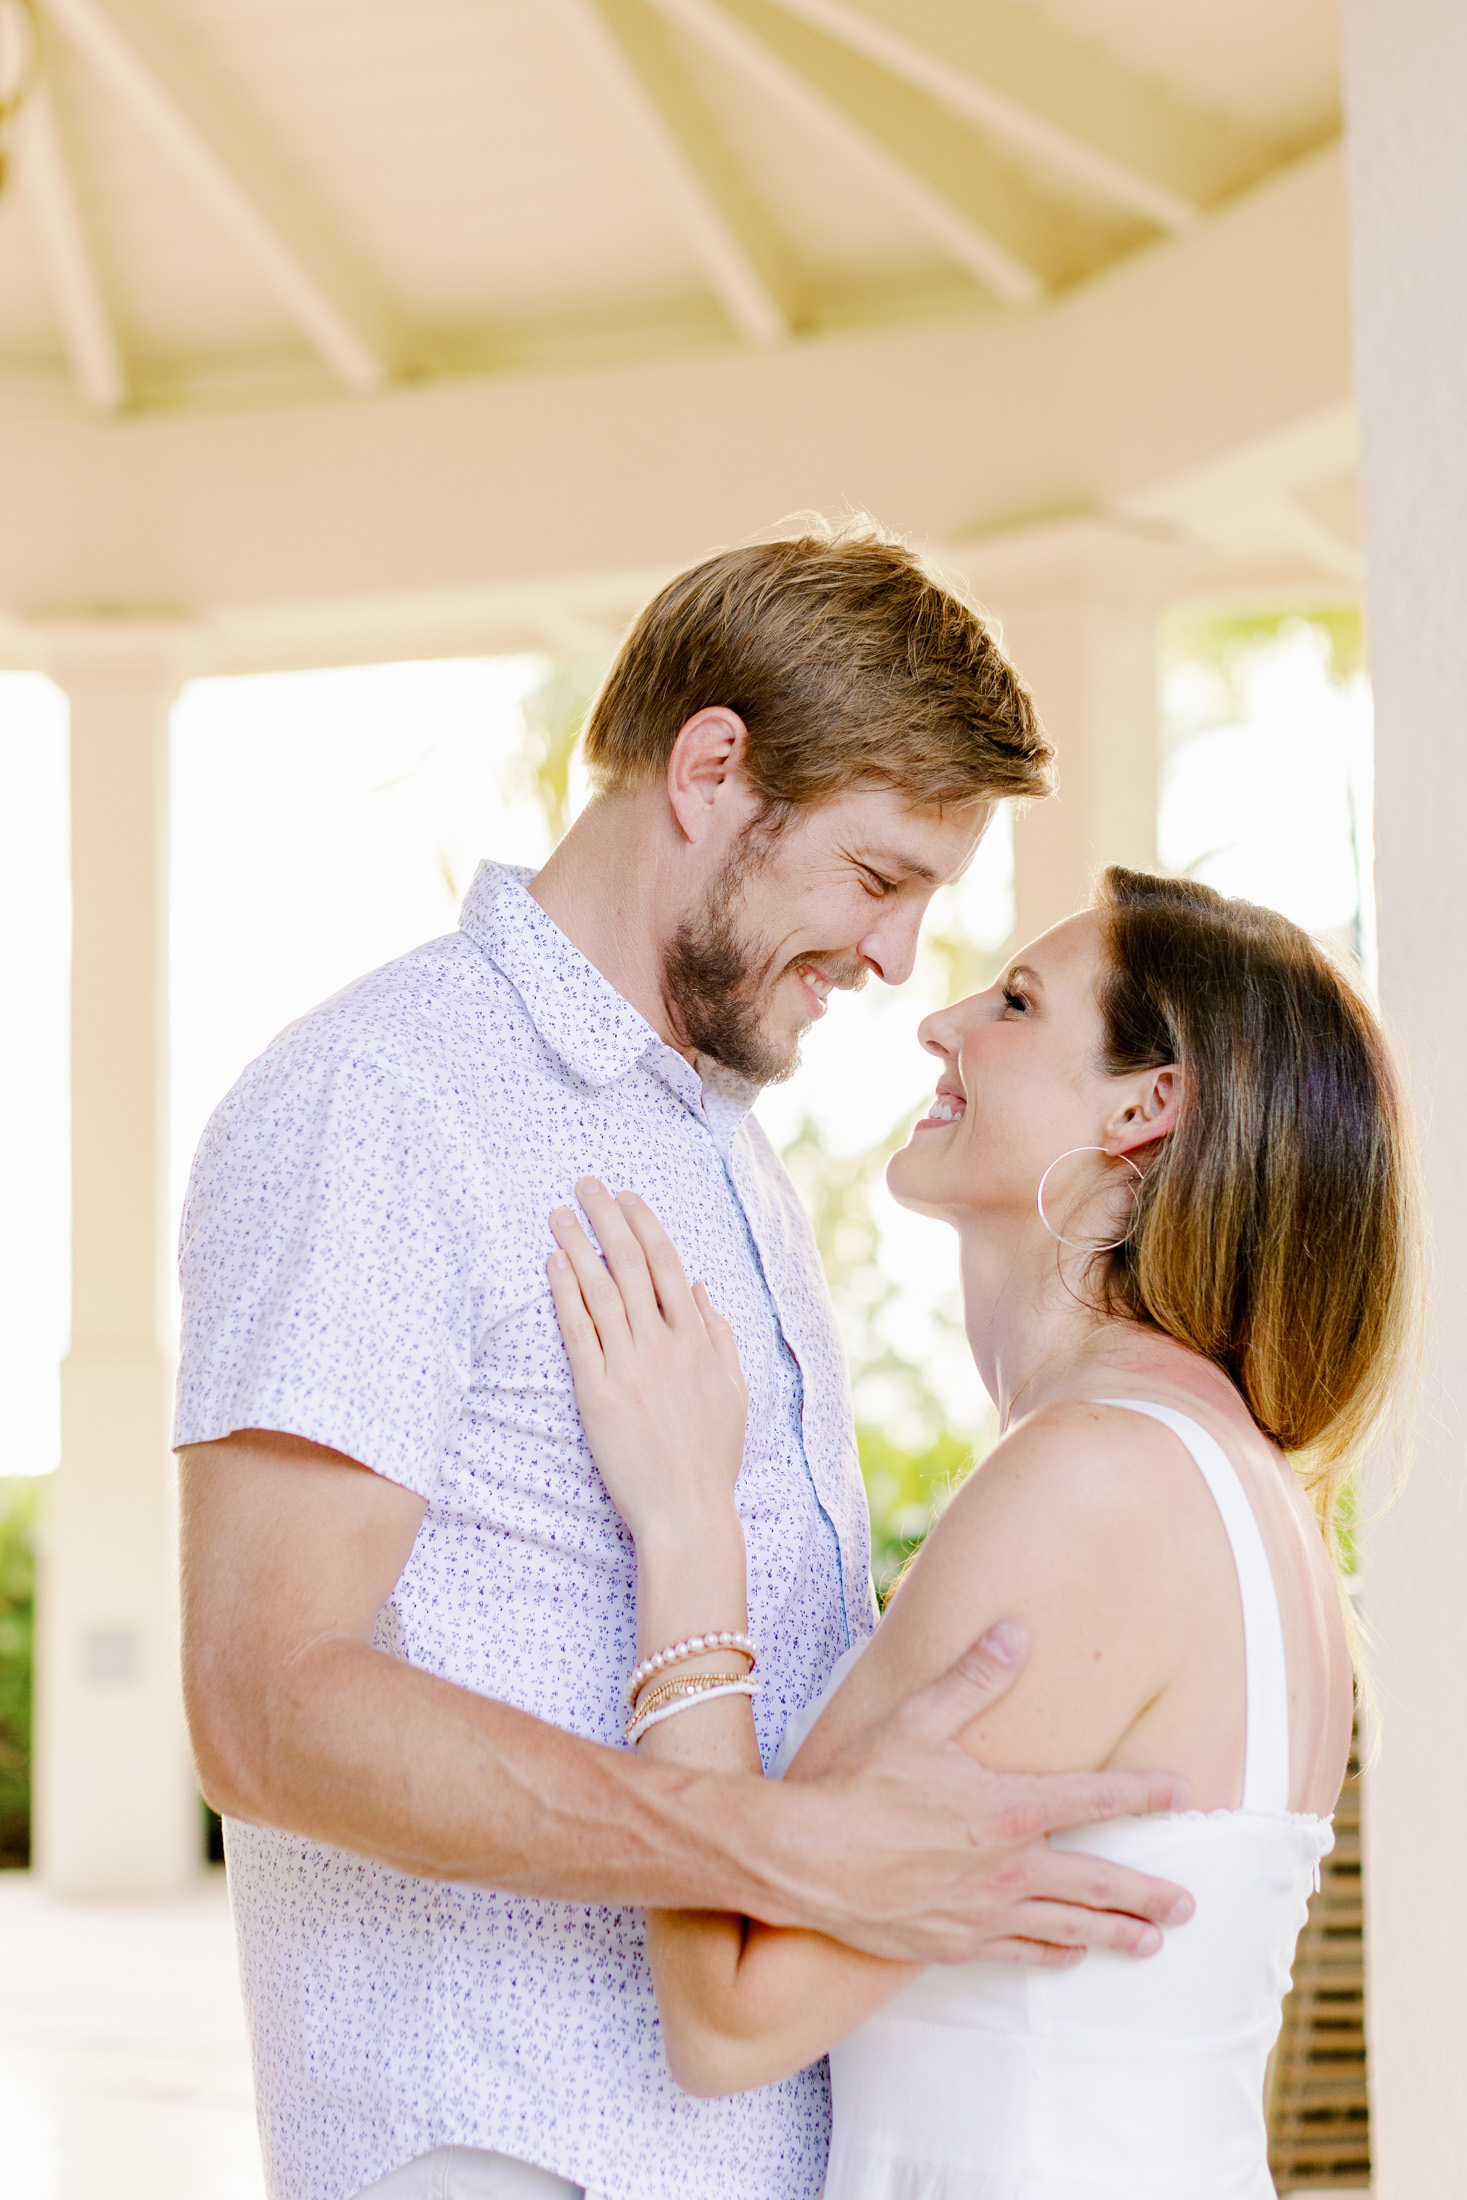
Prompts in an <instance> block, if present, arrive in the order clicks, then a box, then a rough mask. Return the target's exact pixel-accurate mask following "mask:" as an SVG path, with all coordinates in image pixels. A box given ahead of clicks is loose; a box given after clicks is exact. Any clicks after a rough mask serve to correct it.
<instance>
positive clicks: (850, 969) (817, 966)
mask: <svg viewBox="0 0 1467 2200" xmlns="http://www.w3.org/2000/svg"><path fill="white" fill-rule="evenodd" d="M806 967H808V968H810V969H813V970H818V971H819V973H820V975H821V977H822V978H828V979H829V980H830V983H831V985H832V986H833V987H834V989H835V991H836V992H837V993H859V992H860V990H861V988H862V986H863V985H864V984H865V983H866V980H867V979H868V978H869V977H870V975H871V965H870V964H869V963H865V962H860V961H858V960H855V959H853V958H852V957H851V956H848V955H847V956H841V955H822V954H820V953H818V952H817V953H815V954H813V955H794V956H792V957H791V958H790V960H789V961H788V962H787V963H786V964H785V966H784V969H783V970H782V971H781V972H780V976H781V977H782V978H784V977H788V975H789V973H790V972H791V971H792V970H800V969H803V968H806Z"/></svg>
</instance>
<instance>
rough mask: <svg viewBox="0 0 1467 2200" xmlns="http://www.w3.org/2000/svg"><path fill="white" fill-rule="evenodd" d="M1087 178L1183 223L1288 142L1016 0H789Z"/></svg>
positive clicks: (1128, 205)
mask: <svg viewBox="0 0 1467 2200" xmlns="http://www.w3.org/2000/svg"><path fill="white" fill-rule="evenodd" d="M777 5H778V6H780V7H782V8H783V9H785V10H786V11H787V12H788V13H789V14H791V15H793V16H797V17H799V18H800V19H801V20H803V21H804V22H806V23H809V24H812V25H813V26H814V27H815V28H817V29H819V30H822V31H824V32H826V33H827V34H828V35H829V36H830V37H832V38H836V39H839V40H841V41H842V42H843V43H844V44H846V45H848V46H849V47H851V49H852V50H853V51H855V52H858V53H861V54H864V55H865V56H866V58H867V59H868V60H870V61H873V62H875V63H876V64H878V65H879V66H880V67H882V68H885V69H887V70H889V71H890V72H891V73H892V74H893V75H895V76H898V77H901V78H903V79H904V80H905V81H906V82H907V83H909V84H912V85H915V86H917V87H918V88H919V89H920V90H922V91H925V92H927V93H928V94H930V96H931V97H932V98H933V99H935V100H938V101H940V102H941V103H942V104H943V105H944V106H946V107H948V108H950V109H951V110H952V111H953V112H954V113H956V114H960V115H962V116H964V117H965V118H966V119H967V120H968V121H969V122H972V123H975V124H976V125H977V126H978V127H979V128H980V129H982V130H984V131H987V132H990V133H991V134H992V135H994V136H995V137H997V138H999V139H1001V140H1003V141H1004V142H1006V143H1008V144H1010V145H1011V146H1012V147H1013V148H1014V150H1015V151H1016V152H1020V153H1023V154H1026V155H1028V156H1030V157H1031V158H1034V159H1037V160H1039V161H1041V162H1043V163H1044V164H1045V166H1047V167H1048V168H1050V169H1051V170H1053V172H1054V173H1055V174H1056V176H1060V177H1064V178H1066V179H1067V180H1068V181H1069V182H1071V183H1072V184H1074V185H1077V186H1079V187H1080V188H1081V189H1082V190H1085V191H1087V192H1092V193H1094V194H1096V195H1097V196H1099V197H1100V198H1102V199H1105V200H1108V201H1109V202H1110V203H1111V204H1113V205H1115V206H1118V207H1123V208H1125V209H1126V210H1127V211H1128V212H1130V213H1132V214H1135V215H1138V216H1140V217H1141V219H1143V220H1145V221H1148V222H1151V223H1153V224H1154V225H1155V226H1156V227H1157V228H1159V229H1163V230H1169V231H1171V232H1173V233H1174V234H1176V233H1181V232H1182V231H1185V230H1187V229H1189V228H1190V227H1191V226H1192V225H1193V223H1194V222H1195V221H1196V220H1197V219H1198V217H1199V216H1200V215H1201V214H1202V213H1203V212H1204V211H1205V210H1207V209H1208V208H1209V207H1212V206H1215V205H1216V204H1218V203H1219V201H1221V200H1222V199H1224V198H1228V197H1231V196H1232V195H1233V194H1234V193H1235V192H1237V191H1239V190H1242V189H1244V188H1245V187H1246V186H1247V185H1249V184H1251V183H1254V182H1256V181H1258V180H1259V178H1260V177H1261V176H1263V175H1264V174H1265V173H1266V172H1267V170H1268V169H1270V168H1271V167H1273V166H1274V165H1276V163H1277V160H1278V149H1277V148H1275V147H1272V146H1270V145H1267V144H1265V143H1264V142H1263V141H1262V140H1261V139H1259V138H1257V137H1255V136H1254V135H1253V134H1252V133H1251V132H1249V131H1246V130H1241V129H1239V128H1237V127H1236V126H1235V125H1234V124H1232V123H1230V122H1229V121H1227V120H1226V118H1225V117H1223V116H1222V115H1220V114H1217V113H1215V112H1212V111H1210V110H1208V109H1206V108H1202V107H1198V106H1196V105H1195V104H1193V103H1192V102H1190V101H1188V100H1186V99H1184V98H1182V97H1180V96H1179V95H1178V94H1176V93H1174V92H1172V91H1169V90H1167V89H1164V88H1163V87H1162V86H1161V85H1159V84H1155V83H1151V82H1148V81H1146V80H1145V79H1143V78H1141V77H1138V76H1136V75H1134V74H1132V73H1131V72H1130V71H1129V70H1127V69H1125V68H1124V67H1123V66H1121V65H1120V64H1119V63H1118V62H1116V61H1115V60H1114V59H1113V58H1112V57H1111V56H1110V55H1108V54H1106V53H1104V52H1102V51H1101V50H1100V49H1099V48H1097V47H1093V46H1089V45H1084V44H1082V43H1080V42H1079V41H1078V40H1075V39H1072V38H1069V37H1066V36H1065V35H1064V33H1063V32H1061V31H1059V30H1058V29H1056V28H1055V27H1054V26H1053V25H1051V24H1048V23H1046V22H1044V21H1043V19H1042V18H1041V17H1040V16H1039V15H1038V14H1036V13H1035V12H1033V11H1031V10H1029V9H1022V10H1021V9H1019V8H1017V7H1014V6H1013V5H1011V4H1010V0H777Z"/></svg>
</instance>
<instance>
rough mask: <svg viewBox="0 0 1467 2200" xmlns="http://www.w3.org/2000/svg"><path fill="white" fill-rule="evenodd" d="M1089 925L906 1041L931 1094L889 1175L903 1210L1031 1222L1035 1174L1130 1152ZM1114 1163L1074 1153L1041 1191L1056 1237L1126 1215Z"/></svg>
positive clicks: (1117, 1229)
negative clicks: (918, 1045) (929, 1068)
mask: <svg viewBox="0 0 1467 2200" xmlns="http://www.w3.org/2000/svg"><path fill="white" fill-rule="evenodd" d="M1103 969H1104V952H1103V942H1102V934H1101V928H1100V919H1099V918H1098V917H1097V916H1096V915H1095V914H1094V913H1093V912H1090V911H1087V912H1085V913H1084V914H1083V915H1080V916H1076V917H1069V918H1067V919H1066V921H1065V922H1064V923H1063V924H1058V925H1056V926H1055V928H1054V930H1053V931H1052V932H1046V933H1045V934H1044V936H1043V938H1042V939H1039V940H1036V941H1035V942H1034V944H1033V946H1032V947H1027V948H1025V949H1024V951H1023V952H1022V954H1020V955H1019V956H1017V957H1016V958H1015V960H1014V961H1013V962H1012V963H1011V964H1010V965H1009V966H1008V968H1007V969H1006V970H1005V971H1004V973H1003V975H1002V976H1001V977H1000V979H999V980H998V983H997V984H996V985H993V986H990V988H989V989H988V991H987V992H986V993H975V994H973V995H972V996H971V998H970V999H968V1000H966V1001H957V1002H955V1003H954V1004H953V1006H952V1007H951V1008H944V1009H940V1010H939V1011H938V1013H937V1014H936V1015H935V1016H929V1017H928V1018H927V1019H926V1021H925V1022H924V1023H923V1024H921V1025H920V1026H919V1028H918V1033H917V1036H918V1038H919V1039H920V1040H921V1042H922V1044H923V1046H925V1047H926V1048H927V1050H928V1051H929V1053H932V1054H935V1055H936V1056H937V1058H938V1060H939V1062H940V1063H941V1065H942V1067H941V1070H940V1073H939V1076H938V1085H937V1096H936V1098H935V1099H934V1101H933V1104H932V1108H931V1110H930V1111H929V1113H928V1114H927V1115H926V1116H924V1117H923V1119H922V1121H921V1122H920V1123H918V1124H917V1125H916V1127H915V1128H914V1130H913V1132H912V1135H911V1137H910V1139H909V1140H908V1142H907V1144H906V1145H905V1146H904V1147H903V1148H902V1149H901V1151H900V1153H897V1154H895V1155H894V1156H893V1157H892V1160H891V1162H890V1164H889V1166H888V1169H887V1183H888V1184H889V1186H890V1188H891V1191H892V1193H893V1195H894V1197H895V1198H897V1199H899V1200H900V1201H901V1203H902V1205H903V1206H904V1207H913V1208H916V1209H917V1210H918V1211H919V1212H920V1213H924V1214H934V1215H942V1216H944V1217H945V1218H946V1219H948V1220H949V1221H953V1222H957V1221H959V1220H962V1219H965V1218H977V1219H986V1220H991V1221H992V1222H994V1223H999V1222H1000V1221H1002V1220H1004V1219H1008V1220H1010V1221H1012V1222H1013V1223H1022V1222H1026V1221H1027V1222H1032V1223H1033V1225H1034V1227H1035V1228H1036V1229H1038V1228H1039V1227H1040V1225H1039V1220H1038V1216H1037V1214H1036V1212H1035V1206H1034V1195H1035V1192H1036V1190H1037V1188H1038V1185H1039V1180H1040V1178H1041V1177H1042V1176H1043V1175H1044V1172H1045V1170H1046V1169H1047V1168H1049V1166H1050V1164H1051V1162H1053V1161H1055V1160H1056V1159H1057V1158H1058V1156H1060V1155H1061V1154H1066V1153H1069V1152H1070V1151H1071V1149H1073V1148H1075V1147H1086V1146H1099V1145H1102V1144H1110V1145H1111V1150H1112V1151H1114V1150H1115V1148H1116V1144H1117V1143H1119V1144H1128V1143H1129V1140H1128V1139H1127V1138H1125V1137H1124V1135H1121V1134H1120V1123H1121V1118H1122V1117H1124V1115H1125V1113H1126V1106H1127V1100H1128V1098H1129V1097H1130V1086H1131V1084H1132V1083H1134V1080H1133V1079H1132V1080H1128V1079H1124V1078H1117V1077H1112V1076H1111V1075H1110V1074H1109V1073H1108V1072H1107V1071H1106V1069H1105V1068H1104V1066H1103V1063H1102V1059H1101V1046H1102V1039H1103V1027H1102V1023H1101V1016H1100V1007H1099V1002H1098V1000H1097V997H1096V996H1097V987H1098V984H1099V981H1100V979H1101V977H1102V974H1103ZM1131 1181H1134V1179H1133V1178H1132V1174H1131V1171H1130V1170H1129V1169H1127V1168H1126V1167H1125V1166H1124V1164H1122V1163H1118V1162H1110V1161H1107V1159H1106V1158H1105V1155H1104V1154H1101V1153H1088V1154H1087V1153H1076V1154H1075V1155H1074V1158H1073V1159H1072V1160H1069V1161H1067V1162H1065V1163H1064V1164H1063V1165H1062V1166H1061V1167H1060V1168H1057V1169H1056V1170H1055V1171H1054V1173H1053V1175H1052V1176H1051V1178H1050V1181H1049V1183H1048V1184H1047V1185H1046V1186H1045V1197H1044V1205H1045V1212H1046V1214H1047V1215H1048V1216H1049V1218H1050V1220H1051V1222H1052V1223H1053V1224H1054V1226H1055V1227H1056V1228H1057V1229H1059V1230H1060V1231H1062V1233H1063V1234H1064V1235H1065V1236H1066V1237H1076V1238H1079V1239H1082V1240H1087V1241H1090V1242H1096V1243H1098V1242H1100V1241H1101V1240H1102V1239H1104V1238H1105V1237H1107V1236H1112V1237H1113V1236H1118V1235H1120V1234H1121V1232H1123V1231H1124V1229H1125V1227H1126V1220H1127V1217H1128V1214H1129V1208H1130V1200H1129V1191H1128V1187H1129V1183H1130V1182H1131Z"/></svg>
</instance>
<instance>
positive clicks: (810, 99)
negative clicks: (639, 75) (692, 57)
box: [656, 0, 1045, 305]
mask: <svg viewBox="0 0 1467 2200" xmlns="http://www.w3.org/2000/svg"><path fill="white" fill-rule="evenodd" d="M656 4H657V6H658V7H660V8H661V9H662V11H663V13H664V14H665V15H667V16H668V17H670V18H671V19H672V20H673V21H675V22H680V23H682V24H684V25H685V26H686V27H687V28H688V29H689V30H690V31H692V32H693V33H694V34H695V35H696V36H697V37H699V38H700V39H702V40H703V41H704V43H705V44H706V45H707V46H709V47H710V48H712V49H713V50H714V51H715V52H718V53H721V54H722V55H723V56H724V57H725V58H726V59H727V60H728V61H730V62H731V63H732V64H733V66H734V67H736V68H739V69H741V70H743V71H745V72H746V73H747V74H748V75H749V76H750V77H752V78H753V79H754V80H755V81H762V82H763V83H765V84H766V85H768V86H769V87H770V88H771V90H772V91H773V92H774V93H775V95H776V96H778V97H783V98H786V99H791V100H793V101H795V102H796V103H797V104H798V105H800V106H802V107H803V108H804V109H805V110H806V112H807V113H810V114H813V115H814V116H816V117H817V118H818V121H819V123H820V125H821V126H823V127H824V128H825V129H826V130H828V131H831V132H833V133H834V134H835V135H836V136H838V137H839V138H840V139H841V140H842V141H843V143H844V144H845V146H846V149H847V152H848V154H849V156H850V157H851V158H852V159H853V160H854V161H856V162H857V163H858V164H859V165H860V166H861V167H863V168H864V169H865V170H866V172H867V173H868V174H869V175H871V176H873V177H874V178H875V179H876V180H877V181H878V183H880V184H881V186H882V187H883V188H884V189H885V191H886V192H887V194H888V196H890V197H893V198H895V199H897V200H898V201H899V202H900V203H901V204H902V205H904V206H905V207H906V209H907V212H908V214H909V215H910V216H911V218H912V219H913V220H914V221H916V222H917V223H918V224H919V225H920V226H921V227H922V228H923V229H924V230H925V231H926V232H927V234H928V235H929V236H930V237H932V238H933V239H935V241H936V242H937V243H938V244H940V245H941V246H942V247H943V249H944V250H945V251H946V252H948V253H949V254H950V255H951V256H952V258H953V259H955V260H956V261H957V262H958V264H959V266H961V267H965V268H966V269H967V270H968V272H969V273H970V274H972V275H975V276H976V277H977V278H978V280H979V281H980V282H981V283H983V284H984V285H985V286H986V287H987V288H988V289H990V290H992V291H994V292H996V293H997V295H998V296H999V297H1000V298H1002V299H1003V300H1004V301H1005V302H1006V303H1007V304H1009V305H1033V304H1035V303H1036V302H1037V301H1038V299H1039V298H1041V297H1042V296H1043V294H1044V290H1045V285H1044V282H1043V281H1042V280H1041V278H1040V277H1039V276H1038V275H1037V274H1036V273H1035V271H1034V269H1033V268H1032V267H1031V266H1029V265H1028V264H1027V263H1026V262H1025V261H1024V260H1022V259H1020V258H1019V256H1018V255H1017V253H1015V252H1012V251H1010V250H1009V249H1008V247H1007V246H1006V245H1004V244H1003V243H1001V242H1000V241H999V239H998V238H996V237H995V236H993V235H992V234H991V233H990V232H989V231H988V230H987V229H986V228H985V227H984V226H983V225H982V224H981V223H980V222H978V221H976V220H975V219H974V218H973V217H972V216H971V215H970V214H969V213H968V212H967V211H966V210H965V209H964V208H963V207H962V206H961V205H960V204H958V203H956V202H955V201H954V199H953V198H952V197H951V196H950V195H949V194H948V193H947V192H945V191H943V190H941V189H938V188H935V187H934V186H933V184H932V183H930V182H929V181H928V180H927V179H926V178H925V177H924V176H923V175H922V174H921V173H920V172H919V170H918V169H917V168H915V167H914V166H913V165H912V163H911V159H910V158H909V157H906V154H904V153H902V152H898V151H895V150H893V148H892V146H891V144H890V143H888V142H886V141H885V139H884V136H883V134H882V133H881V132H880V131H879V130H878V129H873V127H872V124H871V120H870V118H869V116H864V115H858V114H857V113H855V112H853V111H852V107H851V105H850V104H849V102H848V101H847V100H846V99H845V98H843V97H841V96H840V94H839V93H837V92H835V91H834V90H833V89H832V87H831V86H830V85H829V84H827V83H822V82H821V81H820V80H819V76H818V73H816V72H812V71H811V69H809V68H808V67H805V66H801V65H800V63H798V62H797V61H795V60H792V59H791V58H790V57H789V56H788V55H786V54H784V53H779V52H776V51H775V50H774V48H773V47H772V46H771V45H770V44H769V43H768V42H767V40H766V39H765V38H764V37H763V36H761V35H759V34H758V33H757V32H756V31H755V30H753V29H752V28H751V27H750V26H749V24H748V22H746V21H745V20H743V19H742V15H743V11H742V10H740V9H738V8H737V6H735V7H733V8H730V7H728V6H725V5H723V4H722V0H656ZM912 150H914V149H913V148H910V147H909V148H907V153H910V152H911V151H912Z"/></svg>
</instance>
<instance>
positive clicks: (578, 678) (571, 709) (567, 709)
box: [520, 657, 606, 841]
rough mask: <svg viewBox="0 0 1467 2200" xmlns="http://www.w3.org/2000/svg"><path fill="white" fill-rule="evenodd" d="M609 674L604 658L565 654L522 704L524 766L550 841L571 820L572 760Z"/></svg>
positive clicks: (553, 664)
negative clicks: (592, 708)
mask: <svg viewBox="0 0 1467 2200" xmlns="http://www.w3.org/2000/svg"><path fill="white" fill-rule="evenodd" d="M605 675H606V661H605V659H604V658H601V657H571V658H561V659H558V660H556V661H555V662H554V663H552V665H551V667H550V670H549V671H548V673H547V674H546V676H545V678H544V679H543V680H542V681H541V683H540V685H539V686H538V687H536V688H532V689H531V690H530V692H529V694H528V695H527V696H526V697H525V699H524V701H523V703H522V704H521V705H520V709H521V712H522V713H523V716H524V721H525V752H524V769H525V772H526V774H527V776H528V779H529V784H530V791H531V793H532V794H533V795H534V796H535V798H536V800H537V801H538V802H539V804H540V807H541V809H542V810H543V811H544V812H545V822H546V824H547V825H548V826H549V827H550V837H551V840H552V841H556V840H559V838H560V836H561V834H562V833H563V832H564V831H565V829H566V827H567V826H568V825H569V824H570V821H571V805H572V799H573V789H572V785H571V765H572V763H573V762H574V760H575V753H576V743H577V742H578V741H579V740H580V738H581V727H582V726H583V725H584V724H585V720H586V713H587V711H588V710H589V709H590V708H591V705H592V703H593V702H594V701H595V699H596V690H597V689H598V688H599V687H600V685H601V682H602V680H603V679H604V678H605Z"/></svg>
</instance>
